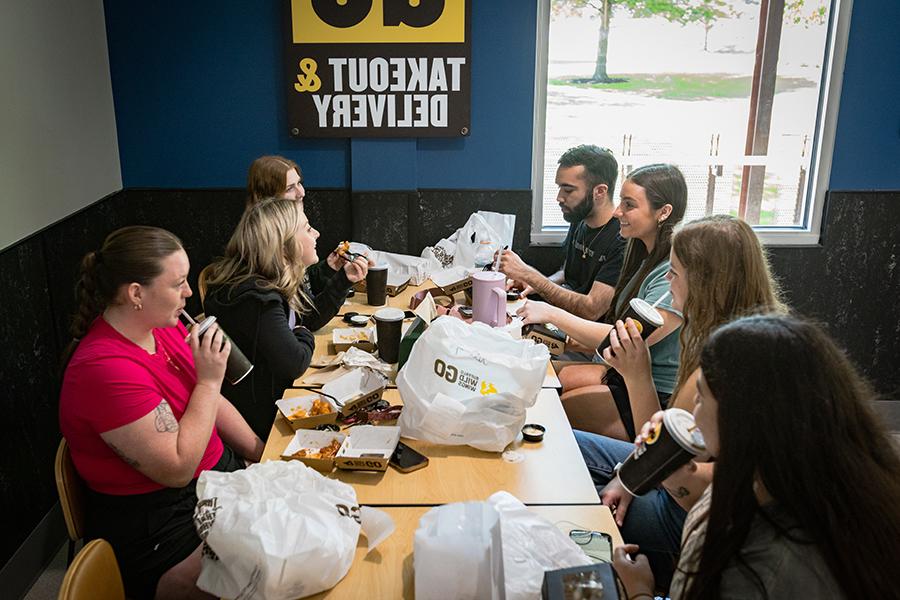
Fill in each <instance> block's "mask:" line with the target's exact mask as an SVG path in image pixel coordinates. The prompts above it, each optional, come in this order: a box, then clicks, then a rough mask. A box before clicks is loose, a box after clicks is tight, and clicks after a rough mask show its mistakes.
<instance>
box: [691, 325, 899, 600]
mask: <svg viewBox="0 0 900 600" xmlns="http://www.w3.org/2000/svg"><path fill="white" fill-rule="evenodd" d="M700 367H701V368H702V370H703V376H704V378H705V380H706V382H707V384H708V385H709V389H710V391H711V393H712V395H713V397H714V398H715V400H716V402H717V403H718V429H719V432H718V433H719V436H718V437H719V446H720V448H719V452H718V456H717V457H716V464H715V477H714V483H713V488H712V500H711V504H710V509H709V515H708V523H707V528H706V537H705V539H704V543H703V547H702V550H701V553H700V563H699V567H698V569H697V571H696V572H695V573H689V574H688V575H687V576H688V581H687V591H686V594H685V596H686V597H687V598H690V599H695V598H718V597H719V595H720V585H721V579H722V573H723V571H724V570H725V569H726V567H728V566H730V565H733V564H735V563H736V564H737V565H738V567H739V568H741V569H744V570H746V571H747V572H748V576H749V577H750V578H751V580H753V581H755V582H756V584H757V585H758V586H759V587H760V589H761V590H762V588H763V585H762V581H761V578H760V576H759V574H757V573H754V572H753V571H752V570H751V569H750V567H749V566H748V564H747V561H746V560H745V559H744V557H743V556H742V552H741V548H742V546H743V545H744V542H745V540H746V538H747V534H748V532H749V530H750V528H751V525H752V523H753V520H754V518H755V517H756V516H757V515H759V516H761V517H763V518H766V517H767V515H766V513H765V511H761V510H760V509H759V506H758V502H757V499H756V496H755V495H754V491H753V488H754V484H755V483H757V484H762V485H763V486H764V487H765V490H766V491H767V492H768V494H769V495H770V496H771V497H772V498H773V499H774V501H775V502H776V503H777V505H778V506H779V508H780V509H781V510H782V511H784V512H785V513H786V514H787V515H788V516H789V517H790V519H791V521H793V522H794V523H795V524H796V525H797V527H796V528H791V529H790V530H789V531H785V530H783V529H782V530H781V533H782V534H783V535H786V536H789V538H790V539H792V540H794V541H796V542H798V543H801V544H808V545H810V546H813V547H815V549H816V550H817V551H818V552H819V553H820V554H821V556H822V557H823V558H824V561H825V564H826V565H827V566H828V569H829V570H830V572H831V574H832V576H833V577H834V578H835V580H836V581H837V583H838V585H839V586H840V589H841V591H842V592H843V595H844V597H846V598H880V597H883V596H884V594H885V593H890V592H889V590H894V592H896V588H897V576H896V573H895V569H894V565H893V564H892V563H891V561H892V560H893V561H895V560H896V558H897V557H898V556H900V456H898V454H897V451H896V449H895V448H894V446H893V445H892V442H891V439H890V437H889V435H888V433H887V431H886V430H885V428H884V427H883V426H882V424H881V423H880V422H879V421H878V419H877V418H876V417H875V414H874V413H873V411H872V401H873V398H875V394H874V393H873V391H872V390H871V389H870V387H869V386H868V385H867V384H866V382H865V381H864V380H863V379H862V378H861V377H860V376H859V375H858V374H857V372H856V370H855V369H854V368H853V366H852V365H851V364H850V362H849V361H848V360H847V358H846V357H845V355H844V353H843V352H841V350H839V349H838V347H837V346H836V345H835V344H834V342H832V341H831V339H830V338H829V337H828V336H827V335H826V334H825V333H823V331H822V330H821V329H820V328H819V327H817V326H815V325H812V324H810V323H806V322H803V321H800V320H797V319H795V318H791V317H786V316H773V315H763V316H753V317H745V318H742V319H739V320H737V321H734V322H732V323H730V324H727V325H724V326H722V327H720V328H719V329H718V330H716V331H715V332H714V333H713V334H712V335H711V336H710V338H709V340H708V341H707V342H706V344H705V346H704V348H703V351H702V353H701V355H700ZM769 520H770V522H772V519H771V518H770V519H769ZM773 525H774V522H773ZM781 576H782V577H790V576H791V575H790V573H783V574H781ZM763 591H764V590H763Z"/></svg>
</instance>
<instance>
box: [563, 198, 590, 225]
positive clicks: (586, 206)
mask: <svg viewBox="0 0 900 600" xmlns="http://www.w3.org/2000/svg"><path fill="white" fill-rule="evenodd" d="M593 210H594V197H593V195H592V194H591V193H590V192H588V193H587V194H585V195H584V199H583V200H582V201H581V202H579V203H578V204H577V205H576V206H575V208H572V209H570V210H569V211H568V212H567V211H563V219H565V221H566V223H577V222H579V221H583V220H584V219H585V217H587V216H588V215H589V214H591V211H593Z"/></svg>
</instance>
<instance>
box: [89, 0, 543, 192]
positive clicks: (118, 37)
mask: <svg viewBox="0 0 900 600" xmlns="http://www.w3.org/2000/svg"><path fill="white" fill-rule="evenodd" d="M527 4H528V3H527V2H522V0H490V1H489V2H486V1H485V0H473V2H472V5H473V7H472V12H473V26H472V90H473V93H472V101H471V102H472V104H471V108H472V127H471V131H472V133H471V134H470V135H469V136H468V137H467V138H460V139H431V140H426V139H421V140H369V139H354V140H352V142H351V141H348V140H315V139H310V140H295V139H292V138H291V137H290V136H289V135H288V133H287V125H286V119H285V116H284V113H285V108H284V104H285V102H284V93H283V91H282V86H283V75H282V56H281V55H282V35H283V28H282V22H281V21H282V3H281V1H280V0H265V1H261V0H256V1H253V2H249V1H247V0H216V1H211V0H201V1H196V2H173V1H171V0H165V1H160V2H133V1H132V0H106V2H104V5H105V8H106V23H107V30H108V37H109V56H110V70H111V74H112V82H113V93H114V98H115V105H116V124H117V127H118V135H119V148H120V154H121V162H122V178H123V185H124V186H125V187H165V188H191V187H222V186H227V187H230V186H242V185H244V184H245V177H246V172H247V167H248V166H249V164H250V162H251V161H252V160H253V159H254V158H255V157H257V156H259V155H261V154H272V153H279V154H284V155H285V156H288V157H290V158H293V159H294V160H296V161H297V162H298V163H300V164H301V165H302V166H303V169H304V171H305V172H306V179H307V182H308V183H309V185H310V186H311V187H318V188H322V187H338V188H350V187H352V188H353V189H355V190H389V189H404V190H412V189H416V188H457V189H459V188H467V189H529V188H530V187H531V137H532V114H533V99H532V95H533V91H532V90H533V81H534V32H535V27H536V11H535V10H534V9H533V8H531V7H527ZM523 9H525V10H523Z"/></svg>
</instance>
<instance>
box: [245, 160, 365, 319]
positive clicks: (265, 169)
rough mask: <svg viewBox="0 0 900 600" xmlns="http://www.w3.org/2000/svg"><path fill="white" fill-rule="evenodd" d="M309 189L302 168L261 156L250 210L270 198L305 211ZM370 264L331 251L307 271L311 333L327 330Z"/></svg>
mask: <svg viewBox="0 0 900 600" xmlns="http://www.w3.org/2000/svg"><path fill="white" fill-rule="evenodd" d="M305 197H306V189H305V188H304V187H303V171H301V170H300V165H298V164H297V163H295V162H294V161H292V160H291V159H289V158H285V157H283V156H274V155H273V156H260V157H259V158H257V159H256V160H254V161H253V164H251V165H250V172H249V173H248V174H247V210H250V209H251V208H252V207H253V206H255V205H256V204H259V203H260V202H262V201H263V200H266V199H269V198H284V199H285V200H293V201H295V202H297V204H299V205H300V209H301V210H303V199H304V198H305ZM368 272H369V262H368V261H367V260H365V259H362V258H357V259H356V260H354V261H346V260H344V259H343V258H341V256H339V255H338V253H337V252H336V251H332V252H331V253H330V254H328V256H327V257H325V258H324V259H322V260H320V261H318V262H317V263H315V264H313V265H310V266H309V268H308V269H307V270H306V281H305V282H304V284H303V291H304V293H306V294H307V295H308V296H309V297H310V298H312V310H310V311H309V312H307V313H306V314H305V315H304V316H303V325H304V326H305V327H306V328H308V329H309V330H310V331H316V330H318V329H321V328H322V327H324V326H325V325H326V324H327V323H328V321H330V320H331V318H332V317H334V315H336V314H337V313H338V311H339V310H340V308H341V306H342V305H343V304H344V300H345V299H346V298H347V294H348V293H349V292H350V288H352V287H353V284H354V283H356V282H358V281H362V280H363V279H365V278H366V274H367V273H368Z"/></svg>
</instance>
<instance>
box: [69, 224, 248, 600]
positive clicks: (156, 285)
mask: <svg viewBox="0 0 900 600" xmlns="http://www.w3.org/2000/svg"><path fill="white" fill-rule="evenodd" d="M189 267H190V265H189V263H188V258H187V254H185V252H184V249H183V248H182V245H181V242H180V241H179V240H178V238H176V237H175V236H174V235H172V234H171V233H169V232H168V231H165V230H162V229H158V228H155V227H126V228H124V229H119V230H118V231H115V232H113V233H112V234H110V235H109V236H108V237H107V238H106V241H104V243H103V246H102V248H100V249H99V250H97V251H95V252H90V253H88V254H87V255H86V256H85V257H84V259H83V261H82V264H81V276H80V279H79V281H78V284H77V285H76V294H77V296H78V301H79V308H78V313H77V314H76V315H75V318H74V320H73V324H72V335H73V337H74V338H75V340H74V342H73V352H72V353H71V354H70V358H69V360H68V364H67V366H66V369H65V374H64V375H63V383H62V390H61V393H60V401H59V421H60V429H61V430H62V433H63V435H64V436H65V438H66V441H67V442H68V445H69V449H70V451H71V455H72V460H73V462H74V463H75V468H76V469H77V470H78V473H79V475H80V476H81V478H82V479H83V480H84V482H85V484H86V485H87V488H88V493H87V507H86V509H87V510H86V517H85V537H86V538H88V539H92V538H104V539H106V540H107V541H109V542H110V544H112V547H113V549H114V550H115V552H116V559H117V561H118V563H119V567H120V569H121V572H122V578H123V580H124V583H125V590H126V592H127V594H128V596H129V597H130V598H152V597H154V595H156V596H157V597H161V598H176V597H178V598H181V597H184V598H189V597H208V596H207V595H206V594H203V593H202V592H200V590H198V589H197V588H196V586H195V583H196V580H197V577H198V576H199V573H200V538H199V537H197V532H196V530H195V529H194V524H193V514H194V506H195V505H196V503H197V494H196V478H197V476H198V475H199V474H200V472H201V471H204V470H209V469H213V470H219V471H233V470H235V469H238V468H241V467H243V465H244V463H243V461H241V460H239V459H238V457H237V456H235V452H236V453H237V454H238V455H240V456H241V457H243V458H245V459H249V460H252V461H257V460H259V458H260V456H261V454H262V448H263V444H262V442H261V441H260V439H259V438H258V437H257V436H255V435H254V434H253V432H252V431H251V430H250V428H249V427H248V426H247V423H246V422H245V421H244V419H243V418H241V416H240V414H238V412H237V411H236V410H235V408H234V407H233V406H232V405H231V404H230V403H229V402H228V401H227V400H226V399H225V398H223V397H222V395H221V393H220V388H221V385H222V378H223V376H224V373H225V363H226V359H227V357H228V353H229V352H230V350H231V346H230V344H229V342H228V340H226V339H225V338H224V337H223V336H222V333H221V331H220V330H219V329H218V328H217V327H216V326H213V328H211V329H209V330H207V332H206V333H205V334H204V335H203V338H202V340H198V339H197V337H196V336H190V337H189V343H186V342H185V336H186V335H187V333H188V332H187V330H186V329H185V328H184V326H183V325H182V324H181V323H180V322H179V320H178V316H179V313H180V311H181V309H183V308H184V305H185V299H186V298H188V297H190V295H191V288H190V287H189V286H188V284H187V280H186V278H187V274H188V269H189ZM223 441H224V442H225V443H227V444H228V445H225V444H223ZM232 449H234V452H232Z"/></svg>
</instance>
